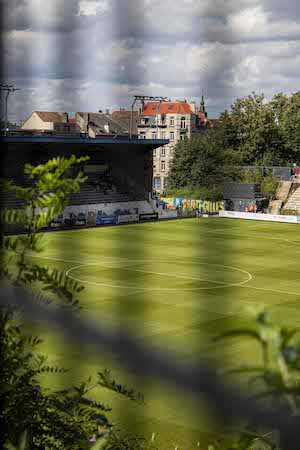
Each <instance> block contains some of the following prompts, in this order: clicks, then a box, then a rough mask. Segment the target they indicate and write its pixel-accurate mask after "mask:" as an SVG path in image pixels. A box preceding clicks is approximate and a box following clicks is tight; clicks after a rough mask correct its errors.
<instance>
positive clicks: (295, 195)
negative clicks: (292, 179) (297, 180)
mask: <svg viewBox="0 0 300 450" xmlns="http://www.w3.org/2000/svg"><path fill="white" fill-rule="evenodd" d="M295 186H296V188H295V189H294V190H293V191H292V193H291V195H290V197H289V198H288V200H287V202H286V203H285V205H284V208H283V209H284V210H285V211H287V210H291V211H296V212H297V213H299V214H300V186H299V185H297V184H296V185H295Z"/></svg>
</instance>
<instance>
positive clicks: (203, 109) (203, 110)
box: [200, 89, 207, 117]
mask: <svg viewBox="0 0 300 450" xmlns="http://www.w3.org/2000/svg"><path fill="white" fill-rule="evenodd" d="M200 112H202V114H204V115H205V117H207V112H206V109H205V101H204V90H203V89H202V97H201V106H200Z"/></svg>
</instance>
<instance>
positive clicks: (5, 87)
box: [0, 84, 20, 136]
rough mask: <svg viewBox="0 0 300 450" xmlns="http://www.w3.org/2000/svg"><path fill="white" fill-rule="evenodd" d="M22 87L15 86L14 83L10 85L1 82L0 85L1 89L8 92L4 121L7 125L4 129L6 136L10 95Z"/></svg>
mask: <svg viewBox="0 0 300 450" xmlns="http://www.w3.org/2000/svg"><path fill="white" fill-rule="evenodd" d="M19 90H20V89H18V88H15V87H14V85H13V84H11V85H8V84H4V85H3V84H1V85H0V91H5V92H7V94H6V96H5V119H4V120H5V121H4V125H5V129H4V136H6V132H7V122H8V120H7V112H8V96H9V94H10V93H11V92H15V91H19Z"/></svg>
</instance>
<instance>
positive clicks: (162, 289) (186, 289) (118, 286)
mask: <svg viewBox="0 0 300 450" xmlns="http://www.w3.org/2000/svg"><path fill="white" fill-rule="evenodd" d="M132 261H133V262H137V261H138V260H128V261H127V262H132ZM140 262H143V263H145V262H169V261H163V260H140ZM194 264H197V263H194ZM198 264H199V265H201V264H202V265H212V266H213V265H216V266H219V267H225V268H230V269H232V270H236V271H238V272H243V273H245V274H247V275H248V278H247V279H246V280H244V281H241V282H240V283H226V282H224V283H222V282H220V281H215V280H213V281H212V280H207V279H200V278H191V277H184V278H186V279H194V280H197V281H207V282H208V283H221V286H213V287H208V286H204V287H198V288H181V289H179V290H180V291H181V292H182V291H199V290H211V289H222V288H224V287H230V286H238V285H242V284H245V283H248V282H249V281H250V280H251V279H252V275H251V274H250V273H249V272H247V271H246V270H243V269H239V268H237V267H229V266H222V264H209V263H200V262H199V263H198ZM90 265H91V264H80V265H79V266H75V267H71V268H70V269H69V270H67V271H66V276H67V277H69V278H71V279H72V280H74V281H78V282H79V283H84V284H90V285H93V286H103V287H112V288H121V289H132V288H136V289H140V290H142V291H149V290H150V291H178V288H153V287H151V288H145V287H141V288H138V287H136V286H125V285H116V284H107V283H96V282H94V281H86V280H81V279H80V278H75V277H73V276H72V275H70V272H72V271H73V270H75V269H79V268H81V267H86V266H90ZM94 265H96V266H100V267H101V266H103V265H104V267H109V266H107V265H105V263H104V264H94ZM110 268H113V269H114V268H115V267H110ZM119 269H121V270H122V267H120V268H119ZM125 270H133V271H136V270H135V269H125ZM137 270H138V269H137ZM143 272H144V273H148V271H143ZM149 273H153V274H156V275H163V276H173V277H176V278H179V277H181V276H180V275H179V276H178V275H173V274H169V273H161V272H149Z"/></svg>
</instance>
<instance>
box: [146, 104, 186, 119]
mask: <svg viewBox="0 0 300 450" xmlns="http://www.w3.org/2000/svg"><path fill="white" fill-rule="evenodd" d="M158 105H159V102H148V103H147V104H146V106H145V109H144V111H143V112H142V114H143V116H156V114H157V106H158ZM159 114H194V113H193V111H192V110H191V108H190V105H189V104H188V103H179V102H162V103H161V104H160V108H159Z"/></svg>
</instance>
